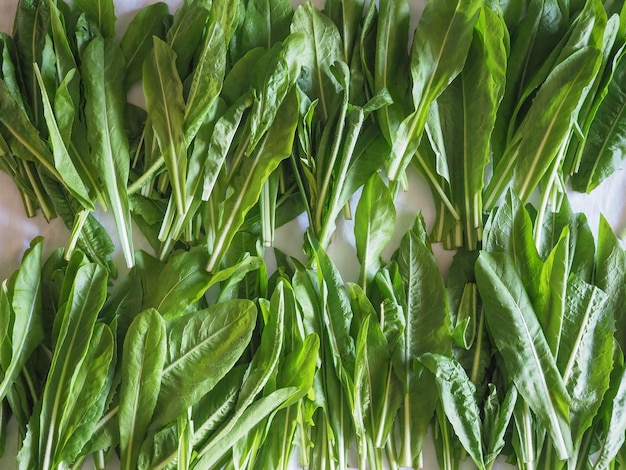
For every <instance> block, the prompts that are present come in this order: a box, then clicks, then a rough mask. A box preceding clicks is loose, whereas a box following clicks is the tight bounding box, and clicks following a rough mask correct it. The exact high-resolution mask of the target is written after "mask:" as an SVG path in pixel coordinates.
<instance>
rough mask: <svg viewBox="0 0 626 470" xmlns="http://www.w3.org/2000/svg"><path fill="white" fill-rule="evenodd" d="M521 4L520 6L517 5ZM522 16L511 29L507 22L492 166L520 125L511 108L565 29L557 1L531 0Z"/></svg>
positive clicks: (565, 19)
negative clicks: (508, 44) (507, 50)
mask: <svg viewBox="0 0 626 470" xmlns="http://www.w3.org/2000/svg"><path fill="white" fill-rule="evenodd" d="M517 3H522V2H517ZM524 3H525V5H520V6H519V8H520V9H521V8H523V6H526V4H527V6H526V11H525V12H524V13H525V15H524V17H523V18H522V20H521V21H519V22H516V24H515V25H514V26H513V25H511V24H510V22H507V25H509V26H513V28H510V30H511V34H512V36H513V37H512V38H511V51H510V56H509V61H508V64H507V73H506V75H507V80H506V91H505V94H504V98H503V100H502V104H501V106H500V108H499V109H498V119H497V121H496V131H495V132H494V137H493V142H494V162H495V163H496V164H497V163H499V162H500V160H501V159H502V156H503V154H504V151H505V147H506V145H507V144H508V143H509V139H510V138H511V135H509V134H510V130H509V128H510V127H514V128H516V127H517V126H518V125H519V124H520V123H519V122H518V121H517V120H515V121H514V120H513V119H512V118H513V115H514V111H515V107H516V106H517V105H518V102H519V100H520V96H521V94H522V93H523V91H524V90H525V89H526V87H527V83H528V82H529V81H530V80H531V79H532V78H533V77H535V75H536V73H537V71H538V70H539V69H540V68H541V66H542V65H543V63H544V62H545V61H546V59H547V58H548V56H549V55H550V54H551V53H552V52H553V51H554V50H555V47H556V46H557V43H558V42H559V40H560V39H561V38H563V35H564V33H565V30H566V28H567V16H566V12H565V11H563V10H564V8H563V7H562V5H561V3H562V2H561V1H560V0H533V1H531V2H524Z"/></svg>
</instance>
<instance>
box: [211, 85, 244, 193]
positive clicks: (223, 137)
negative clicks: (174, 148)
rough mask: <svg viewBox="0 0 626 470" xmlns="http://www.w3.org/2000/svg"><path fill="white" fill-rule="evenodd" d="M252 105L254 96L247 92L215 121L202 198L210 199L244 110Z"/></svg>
mask: <svg viewBox="0 0 626 470" xmlns="http://www.w3.org/2000/svg"><path fill="white" fill-rule="evenodd" d="M251 105H252V98H251V96H250V95H248V94H245V95H243V96H241V97H240V99H238V100H237V101H236V102H235V103H234V104H233V105H232V106H231V107H230V108H229V109H228V110H227V111H226V112H225V113H224V115H223V116H221V117H220V118H219V119H218V121H217V122H216V123H215V127H214V129H213V133H212V134H211V141H210V143H209V148H208V150H207V154H208V155H207V158H206V161H205V163H204V181H203V188H202V199H203V200H205V201H208V200H209V197H210V196H211V192H212V191H213V188H214V187H215V183H216V181H217V179H218V177H219V174H220V172H221V171H222V167H223V165H224V161H225V160H226V157H227V155H228V151H229V150H230V147H231V145H232V143H233V140H234V138H235V135H236V132H237V129H239V125H240V124H241V119H242V117H243V114H244V112H245V111H246V110H247V109H248V108H249V107H250V106H251Z"/></svg>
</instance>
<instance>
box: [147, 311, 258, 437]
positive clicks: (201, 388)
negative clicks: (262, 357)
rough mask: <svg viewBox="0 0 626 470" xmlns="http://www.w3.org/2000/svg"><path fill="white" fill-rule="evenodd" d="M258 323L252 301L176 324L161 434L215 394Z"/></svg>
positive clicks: (160, 412) (158, 416)
mask: <svg viewBox="0 0 626 470" xmlns="http://www.w3.org/2000/svg"><path fill="white" fill-rule="evenodd" d="M255 324H256V307H255V305H254V304H253V303H252V302H251V301H249V300H232V301H227V302H224V303H220V304H217V305H212V306H211V307H209V308H207V309H205V310H201V311H198V312H194V313H191V314H189V315H186V316H184V317H181V318H178V319H175V320H173V321H172V322H171V323H170V325H168V339H167V343H168V349H167V358H166V362H165V366H164V368H163V376H162V380H161V391H160V393H159V399H158V401H157V403H156V408H155V415H154V418H153V420H152V424H151V428H152V429H153V430H155V431H156V430H159V429H160V428H161V427H163V426H166V425H167V424H170V423H171V422H173V421H174V420H175V419H176V418H177V417H178V416H179V415H180V414H181V413H184V412H185V410H186V409H187V408H189V407H191V406H193V405H194V404H195V403H196V402H197V401H198V400H199V399H200V398H201V397H202V396H204V395H206V394H207V393H208V392H210V391H211V390H212V389H213V387H214V386H215V384H217V383H218V382H219V381H220V380H221V379H222V378H223V377H224V376H225V375H226V374H227V373H228V371H229V370H230V369H231V368H232V367H233V365H234V364H235V362H236V361H237V360H239V358H240V356H241V355H242V353H243V351H244V350H245V349H246V348H247V347H248V344H249V342H250V337H251V335H252V331H253V330H254V327H255Z"/></svg>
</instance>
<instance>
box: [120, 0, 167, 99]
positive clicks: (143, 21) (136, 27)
mask: <svg viewBox="0 0 626 470" xmlns="http://www.w3.org/2000/svg"><path fill="white" fill-rule="evenodd" d="M168 16H169V9H168V6H167V4H166V3H163V2H158V3H155V4H153V5H148V6H146V7H144V8H142V9H141V10H139V11H138V12H137V14H136V15H135V17H134V18H133V19H132V21H131V22H130V24H129V25H128V28H127V29H126V32H125V33H124V36H123V37H122V41H121V42H120V48H121V49H122V53H123V54H124V58H125V59H126V78H125V80H124V83H125V85H126V88H127V89H128V88H130V87H131V85H132V84H133V83H135V82H136V81H137V80H139V79H140V78H141V72H142V67H143V62H144V60H145V59H146V57H147V56H148V54H149V53H150V51H151V50H152V47H153V45H152V36H156V37H158V38H160V39H163V38H164V37H165V23H166V19H167V18H168Z"/></svg>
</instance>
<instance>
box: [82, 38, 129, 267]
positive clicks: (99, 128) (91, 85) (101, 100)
mask: <svg viewBox="0 0 626 470" xmlns="http://www.w3.org/2000/svg"><path fill="white" fill-rule="evenodd" d="M82 60H83V63H82V67H83V80H84V85H85V102H86V104H85V116H86V118H87V138H88V140H89V144H90V146H91V158H92V160H93V162H94V165H95V167H96V168H97V170H98V175H96V176H97V178H96V179H97V180H98V181H100V182H101V184H102V185H103V187H104V193H105V195H106V199H107V203H108V205H109V207H110V208H111V211H112V212H113V216H114V218H115V224H116V226H117V233H118V235H119V238H120V243H121V246H122V252H123V253H124V258H125V260H126V264H127V266H128V267H132V266H133V264H134V256H133V246H132V235H131V232H132V229H131V219H130V207H129V203H128V195H127V187H126V185H127V182H128V172H129V167H130V152H129V148H128V140H127V137H126V134H125V132H124V129H125V127H124V106H125V103H126V95H125V93H124V70H125V68H124V65H123V63H124V59H123V57H122V53H121V51H120V50H119V47H118V46H117V45H116V44H115V43H114V42H113V41H112V40H105V39H101V38H95V39H93V40H92V41H91V42H90V43H89V45H88V46H87V47H86V49H85V52H84V54H83V57H82Z"/></svg>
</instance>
